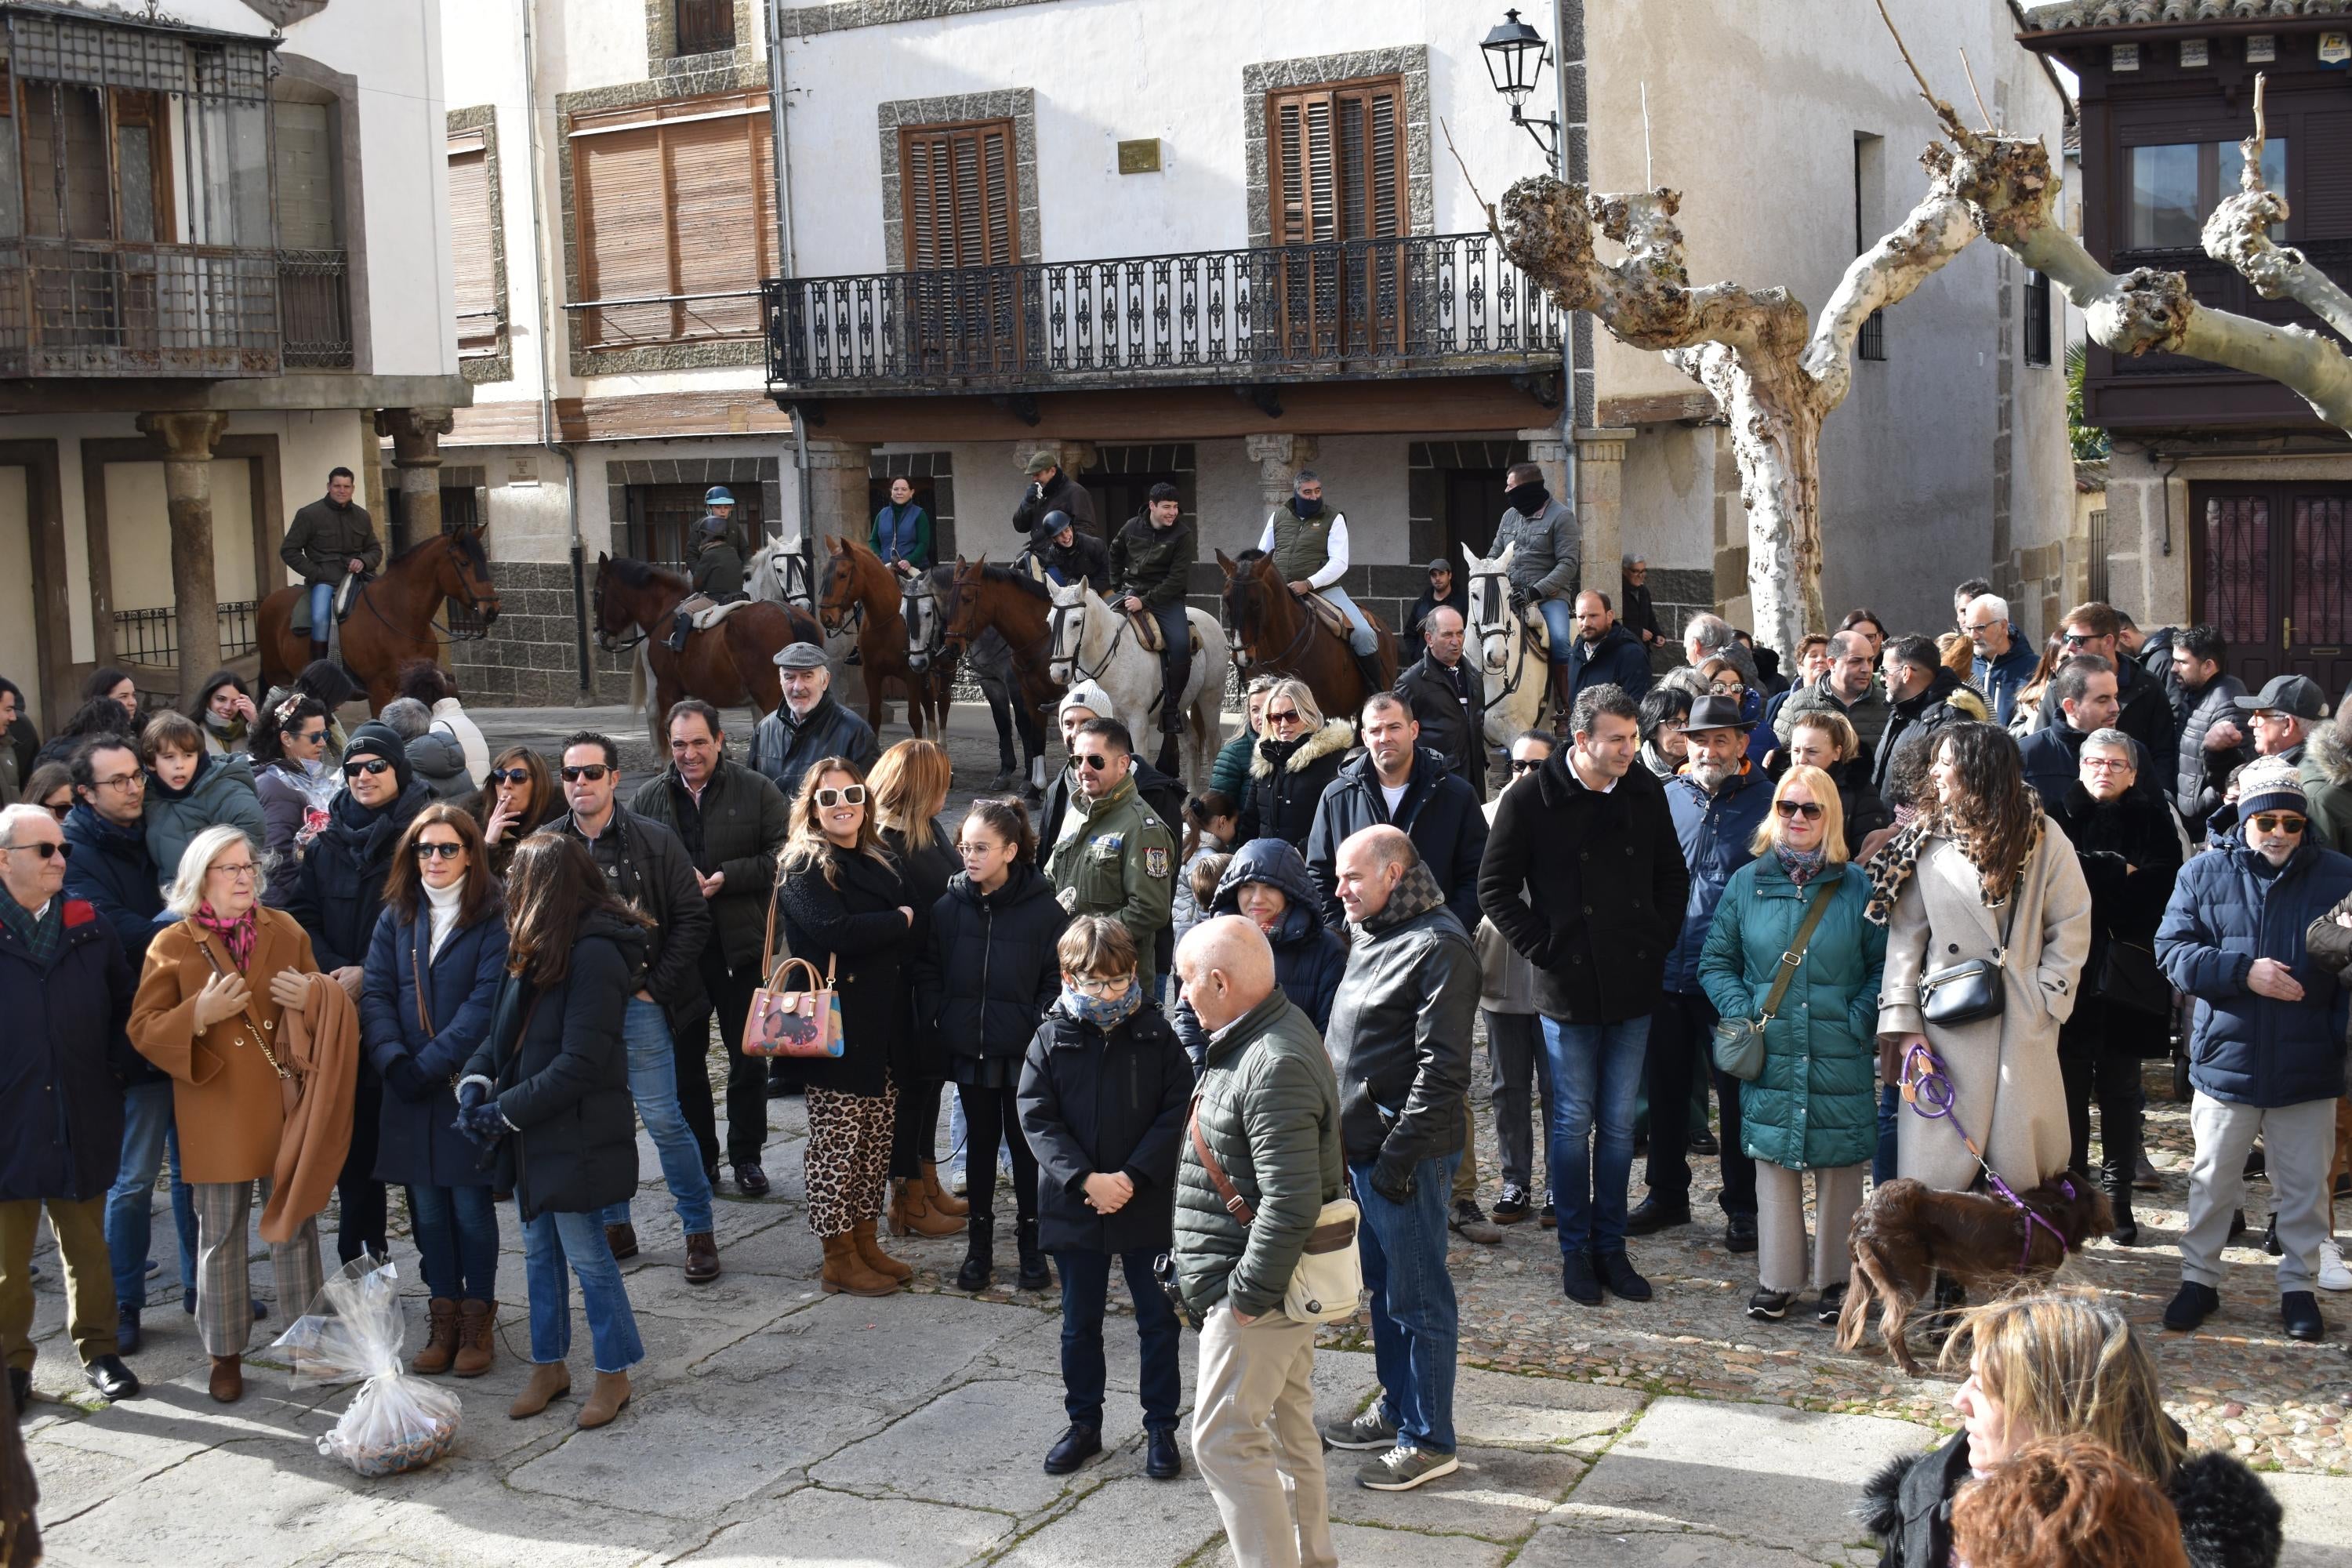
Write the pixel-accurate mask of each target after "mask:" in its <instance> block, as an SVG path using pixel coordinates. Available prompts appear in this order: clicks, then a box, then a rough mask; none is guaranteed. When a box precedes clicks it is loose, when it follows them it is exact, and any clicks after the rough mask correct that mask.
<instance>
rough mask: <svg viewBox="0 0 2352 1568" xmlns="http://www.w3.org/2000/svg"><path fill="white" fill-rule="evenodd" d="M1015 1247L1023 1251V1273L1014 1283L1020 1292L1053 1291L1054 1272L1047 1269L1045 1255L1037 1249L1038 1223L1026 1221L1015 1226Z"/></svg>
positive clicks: (1030, 1220) (1031, 1220)
mask: <svg viewBox="0 0 2352 1568" xmlns="http://www.w3.org/2000/svg"><path fill="white" fill-rule="evenodd" d="M1013 1245H1014V1246H1015V1247H1019V1248H1020V1251H1021V1273H1020V1276H1019V1277H1018V1278H1017V1279H1014V1280H1013V1288H1014V1289H1019V1290H1051V1289H1053V1288H1054V1271H1053V1270H1052V1269H1051V1268H1046V1267H1045V1254H1044V1253H1043V1252H1040V1251H1039V1250H1038V1249H1037V1222H1036V1221H1035V1220H1034V1219H1024V1220H1023V1221H1021V1222H1020V1223H1019V1224H1018V1225H1016V1226H1013Z"/></svg>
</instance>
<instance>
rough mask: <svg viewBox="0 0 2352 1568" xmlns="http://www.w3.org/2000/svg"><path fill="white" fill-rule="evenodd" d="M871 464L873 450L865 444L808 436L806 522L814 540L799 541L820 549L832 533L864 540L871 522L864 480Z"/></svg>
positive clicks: (811, 547)
mask: <svg viewBox="0 0 2352 1568" xmlns="http://www.w3.org/2000/svg"><path fill="white" fill-rule="evenodd" d="M873 461H874V448H873V447H872V446H870V445H868V444H867V443H866V442H863V441H829V440H819V439H818V438H817V437H814V436H812V437H809V444H808V475H807V481H808V487H809V510H808V519H809V531H810V532H811V534H812V535H813V537H812V538H809V539H807V540H803V543H804V544H806V545H807V546H808V548H809V549H811V550H812V551H821V550H823V549H824V541H825V539H826V538H827V537H828V536H829V535H832V534H836V533H837V534H842V535H844V536H845V537H847V538H850V539H864V538H865V537H866V532H867V530H868V528H869V527H870V525H871V524H872V522H873V514H872V513H871V512H870V511H868V510H866V475H867V473H868V472H869V471H870V468H871V465H872V463H873Z"/></svg>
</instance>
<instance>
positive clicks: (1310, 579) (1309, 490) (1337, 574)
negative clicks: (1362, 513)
mask: <svg viewBox="0 0 2352 1568" xmlns="http://www.w3.org/2000/svg"><path fill="white" fill-rule="evenodd" d="M1290 488H1291V497H1290V500H1287V501H1286V502H1284V503H1283V504H1282V505H1280V506H1278V507H1276V508H1275V509H1274V510H1273V511H1272V512H1271V513H1270V514H1269V515H1268V516H1267V518H1266V520H1265V534H1264V535H1263V536H1261V537H1260V538H1259V540H1258V542H1257V547H1258V549H1259V551H1260V552H1263V553H1264V554H1266V555H1269V556H1271V557H1273V560H1274V569H1275V570H1276V572H1278V573H1280V574H1282V580H1283V581H1284V582H1286V583H1287V584H1290V591H1291V592H1292V593H1294V594H1296V595H1298V596H1299V597H1300V598H1302V599H1304V598H1306V597H1307V595H1310V594H1320V595H1323V597H1324V598H1325V599H1326V600H1328V601H1329V603H1330V605H1332V607H1333V608H1334V609H1337V610H1338V611H1339V613H1340V614H1341V615H1343V616H1347V617H1348V626H1349V632H1348V647H1349V651H1350V652H1352V653H1353V654H1354V655H1355V656H1356V668H1358V669H1360V671H1362V672H1363V677H1364V689H1365V690H1367V691H1381V690H1385V689H1387V688H1388V682H1387V681H1386V680H1385V679H1381V658H1380V653H1381V639H1380V635H1379V634H1378V633H1376V632H1374V631H1373V630H1372V624H1371V622H1370V621H1368V620H1366V619H1365V618H1364V612H1363V611H1361V610H1360V609H1358V608H1357V607H1356V601H1355V600H1353V599H1351V598H1349V596H1348V590H1347V589H1345V588H1342V587H1341V586H1339V579H1340V578H1341V577H1343V576H1345V575H1347V572H1348V515H1347V513H1345V512H1343V511H1339V510H1337V509H1331V510H1326V509H1325V507H1324V505H1323V480H1322V479H1321V478H1320V476H1318V474H1317V473H1316V472H1315V470H1314V469H1312V468H1301V469H1300V470H1299V471H1298V477H1297V479H1294V480H1292V481H1291V487H1290Z"/></svg>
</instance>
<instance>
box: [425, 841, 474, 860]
mask: <svg viewBox="0 0 2352 1568" xmlns="http://www.w3.org/2000/svg"><path fill="white" fill-rule="evenodd" d="M465 852H466V847H465V846H464V845H462V844H419V845H418V846H417V847H416V858H418V859H419V860H436V859H437V860H455V859H456V858H457V857H458V856H460V855H463V854H464V853H465Z"/></svg>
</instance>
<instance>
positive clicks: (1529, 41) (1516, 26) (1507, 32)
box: [1478, 11, 1559, 174]
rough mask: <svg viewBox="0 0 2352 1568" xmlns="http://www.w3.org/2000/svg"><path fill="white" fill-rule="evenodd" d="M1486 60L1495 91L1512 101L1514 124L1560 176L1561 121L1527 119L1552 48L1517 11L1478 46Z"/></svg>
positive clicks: (1505, 17) (1507, 15)
mask: <svg viewBox="0 0 2352 1568" xmlns="http://www.w3.org/2000/svg"><path fill="white" fill-rule="evenodd" d="M1478 48H1479V51H1480V52H1481V53H1482V54H1484V55H1485V56H1486V74H1487V75H1488V76H1489V77H1491V78H1492V79H1494V83H1495V90H1496V92H1499V93H1501V94H1502V95H1503V97H1504V98H1505V99H1507V100H1509V102H1510V105H1511V123H1512V124H1514V125H1517V126H1518V127H1520V128H1521V129H1522V130H1524V131H1526V132H1527V133H1528V135H1530V136H1532V137H1534V138H1535V139H1536V145H1537V146H1538V147H1541V148H1542V149H1543V150H1544V156H1545V157H1547V158H1549V159H1550V160H1551V164H1552V172H1553V173H1554V174H1557V173H1559V117H1558V116H1557V115H1546V116H1545V117H1544V118H1543V119H1541V120H1530V119H1528V115H1527V110H1526V104H1527V100H1528V95H1529V94H1531V93H1533V92H1534V91H1535V89H1536V83H1537V82H1538V80H1539V79H1541V78H1542V76H1543V68H1544V66H1545V65H1546V64H1547V63H1548V62H1549V60H1550V59H1551V46H1550V45H1549V44H1548V43H1546V42H1545V41H1544V36H1543V35H1542V34H1541V33H1538V32H1537V31H1536V30H1535V29H1534V28H1533V27H1531V26H1528V24H1527V23H1525V22H1522V21H1521V20H1519V14H1518V13H1517V11H1506V12H1504V13H1503V20H1502V21H1501V22H1500V23H1499V24H1498V25H1497V26H1496V28H1495V30H1494V31H1492V32H1490V33H1488V34H1487V35H1486V42H1484V43H1482V44H1480V45H1479V46H1478Z"/></svg>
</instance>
